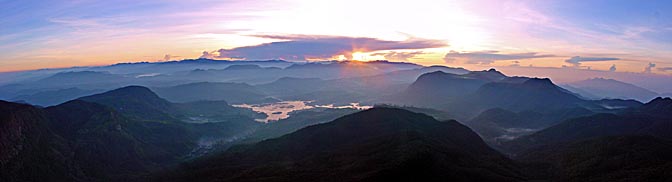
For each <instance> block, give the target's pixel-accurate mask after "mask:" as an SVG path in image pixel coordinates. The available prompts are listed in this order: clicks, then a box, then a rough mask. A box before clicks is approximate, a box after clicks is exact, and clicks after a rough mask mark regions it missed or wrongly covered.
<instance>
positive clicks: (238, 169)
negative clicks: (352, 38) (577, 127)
mask: <svg viewBox="0 0 672 182" xmlns="http://www.w3.org/2000/svg"><path fill="white" fill-rule="evenodd" d="M222 164H226V165H222ZM164 174H165V175H166V176H163V177H162V178H161V180H168V181H194V180H196V181H213V180H216V181H259V180H262V181H388V180H397V181H398V180H401V181H407V180H419V181H437V180H441V181H443V180H450V181H519V180H523V179H524V177H523V176H522V174H520V173H519V172H518V170H517V167H516V166H515V165H514V164H513V163H512V162H511V161H510V160H508V159H506V158H505V157H504V156H502V155H500V154H499V153H497V152H496V151H495V150H493V149H491V148H489V147H488V146H487V145H486V144H485V143H484V142H483V141H482V140H481V139H480V138H479V137H478V135H476V134H475V133H473V132H472V131H471V130H470V129H469V128H467V127H465V126H463V125H461V124H459V123H457V122H456V121H445V122H439V121H437V120H435V119H433V118H432V117H429V116H427V115H424V114H418V113H413V112H409V111H405V110H401V109H391V108H374V109H370V110H367V111H362V112H359V113H355V114H351V115H347V116H344V117H341V118H339V119H336V120H334V121H332V122H328V123H324V124H319V125H314V126H310V127H306V128H303V129H301V130H299V131H296V132H294V133H291V134H288V135H285V136H282V137H280V138H276V139H271V140H266V141H262V142H260V143H257V144H254V145H246V146H239V147H235V148H232V149H230V150H229V151H227V152H225V153H223V154H220V155H216V156H213V157H210V158H205V159H201V160H197V161H195V162H193V163H190V164H187V165H184V166H183V167H182V168H180V169H177V170H174V171H170V172H168V173H164Z"/></svg>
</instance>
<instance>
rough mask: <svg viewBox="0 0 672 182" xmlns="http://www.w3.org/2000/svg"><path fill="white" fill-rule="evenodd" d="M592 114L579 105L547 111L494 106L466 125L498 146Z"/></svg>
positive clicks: (489, 142)
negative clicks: (568, 120) (518, 109)
mask: <svg viewBox="0 0 672 182" xmlns="http://www.w3.org/2000/svg"><path fill="white" fill-rule="evenodd" d="M592 114H594V113H593V112H592V111H590V110H588V109H585V108H581V107H576V108H566V109H558V110H552V111H547V112H537V111H534V110H527V111H520V112H513V111H509V110H505V109H501V108H494V109H489V110H486V111H483V112H482V113H481V114H479V115H478V116H476V117H474V118H473V119H471V120H470V121H469V122H467V123H466V125H467V126H469V127H470V128H472V129H473V130H474V131H476V132H477V133H478V134H479V135H481V137H482V138H483V140H485V141H486V142H488V144H491V145H493V146H498V145H499V144H501V143H502V142H506V141H510V140H513V139H516V138H518V137H521V136H524V135H528V134H531V133H533V132H536V131H538V130H541V129H544V128H547V127H549V126H553V125H555V124H557V123H559V122H562V121H564V120H567V119H570V118H576V117H581V116H589V115H592Z"/></svg>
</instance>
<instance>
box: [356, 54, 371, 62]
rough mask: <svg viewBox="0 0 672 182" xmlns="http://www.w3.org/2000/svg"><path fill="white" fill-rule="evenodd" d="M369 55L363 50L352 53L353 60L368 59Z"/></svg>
mask: <svg viewBox="0 0 672 182" xmlns="http://www.w3.org/2000/svg"><path fill="white" fill-rule="evenodd" d="M367 56H369V54H366V53H362V52H354V53H352V60H357V61H367Z"/></svg>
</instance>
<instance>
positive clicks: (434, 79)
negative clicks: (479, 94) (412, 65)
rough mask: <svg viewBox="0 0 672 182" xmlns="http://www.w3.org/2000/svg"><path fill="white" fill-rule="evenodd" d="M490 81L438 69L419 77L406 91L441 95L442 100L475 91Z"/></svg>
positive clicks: (431, 95)
mask: <svg viewBox="0 0 672 182" xmlns="http://www.w3.org/2000/svg"><path fill="white" fill-rule="evenodd" d="M488 82H489V81H488V80H483V79H479V78H475V77H468V76H466V75H457V74H451V73H444V72H442V71H436V72H431V73H426V74H423V75H421V76H420V77H418V79H417V80H416V81H415V82H413V84H411V85H410V86H409V87H408V89H407V90H406V92H407V93H408V94H409V95H417V96H424V97H428V98H431V97H441V99H442V100H446V99H455V98H457V97H461V96H465V95H468V94H471V93H473V92H475V91H476V90H478V88H480V87H481V86H483V85H485V84H486V83H488Z"/></svg>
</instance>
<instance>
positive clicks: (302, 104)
mask: <svg viewBox="0 0 672 182" xmlns="http://www.w3.org/2000/svg"><path fill="white" fill-rule="evenodd" d="M310 103H312V101H282V102H275V103H266V104H238V105H233V106H234V107H242V108H250V109H252V110H253V111H255V112H260V113H264V114H266V115H267V117H266V118H264V119H256V121H259V122H264V123H268V122H270V121H278V120H281V119H286V118H288V117H289V116H290V115H289V113H291V112H293V111H300V110H306V109H313V108H332V109H359V110H364V109H369V108H371V107H372V106H362V105H360V104H359V103H350V105H344V106H334V105H333V104H329V105H311V104H310Z"/></svg>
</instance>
